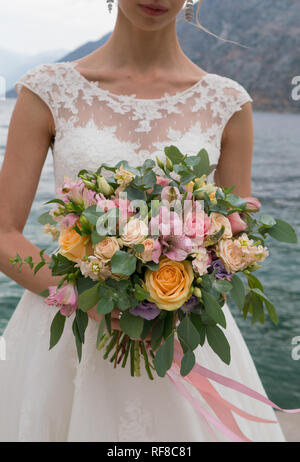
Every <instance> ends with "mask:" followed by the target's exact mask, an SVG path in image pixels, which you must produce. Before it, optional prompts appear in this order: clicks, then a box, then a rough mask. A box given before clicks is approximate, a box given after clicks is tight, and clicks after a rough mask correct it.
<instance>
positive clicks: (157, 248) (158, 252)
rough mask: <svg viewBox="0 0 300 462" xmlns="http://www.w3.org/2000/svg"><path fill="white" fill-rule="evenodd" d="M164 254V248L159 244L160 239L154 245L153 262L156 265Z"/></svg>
mask: <svg viewBox="0 0 300 462" xmlns="http://www.w3.org/2000/svg"><path fill="white" fill-rule="evenodd" d="M161 254H162V246H161V243H160V242H159V239H156V240H155V241H154V244H153V251H152V260H153V261H154V263H158V262H159V258H160V256H161Z"/></svg>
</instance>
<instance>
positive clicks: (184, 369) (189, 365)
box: [180, 349, 196, 377]
mask: <svg viewBox="0 0 300 462" xmlns="http://www.w3.org/2000/svg"><path fill="white" fill-rule="evenodd" d="M195 362H196V358H195V355H194V353H193V351H192V350H190V349H188V350H186V352H185V353H184V355H183V357H182V360H181V367H180V374H181V375H182V376H183V377H184V376H185V375H187V374H188V373H189V372H191V370H192V369H193V367H194V365H195Z"/></svg>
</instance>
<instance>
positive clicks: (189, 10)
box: [184, 0, 194, 22]
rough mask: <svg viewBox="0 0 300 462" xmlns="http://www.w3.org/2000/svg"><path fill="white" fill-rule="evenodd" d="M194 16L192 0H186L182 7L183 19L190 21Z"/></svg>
mask: <svg viewBox="0 0 300 462" xmlns="http://www.w3.org/2000/svg"><path fill="white" fill-rule="evenodd" d="M193 16H194V4H193V0H187V1H186V4H185V7H184V19H185V20H186V21H189V22H191V21H192V19H193Z"/></svg>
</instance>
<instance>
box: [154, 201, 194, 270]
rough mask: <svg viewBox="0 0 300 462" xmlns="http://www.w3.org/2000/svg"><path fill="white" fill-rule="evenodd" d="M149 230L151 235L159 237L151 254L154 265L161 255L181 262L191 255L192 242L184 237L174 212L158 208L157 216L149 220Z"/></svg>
mask: <svg viewBox="0 0 300 462" xmlns="http://www.w3.org/2000/svg"><path fill="white" fill-rule="evenodd" d="M150 230H151V234H152V235H159V238H158V240H157V241H155V243H154V249H153V254H152V258H153V261H154V262H155V263H158V259H159V256H160V255H161V254H164V255H166V256H167V257H168V258H169V259H170V260H176V261H182V260H185V259H186V257H187V256H188V254H189V253H191V251H192V247H193V245H192V240H191V239H190V238H189V237H188V236H185V235H184V233H183V223H182V219H181V218H180V217H179V215H178V214H177V213H176V212H173V211H170V210H169V209H168V208H167V207H165V206H162V207H160V210H159V215H157V216H156V217H154V218H152V219H151V222H150Z"/></svg>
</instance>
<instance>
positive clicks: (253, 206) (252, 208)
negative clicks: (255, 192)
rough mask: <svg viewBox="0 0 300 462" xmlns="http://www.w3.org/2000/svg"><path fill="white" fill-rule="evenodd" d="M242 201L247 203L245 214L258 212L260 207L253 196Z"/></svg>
mask: <svg viewBox="0 0 300 462" xmlns="http://www.w3.org/2000/svg"><path fill="white" fill-rule="evenodd" d="M244 200H245V201H247V207H246V211H247V212H258V210H259V209H260V207H261V203H260V201H259V200H258V199H257V197H253V196H249V197H244Z"/></svg>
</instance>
